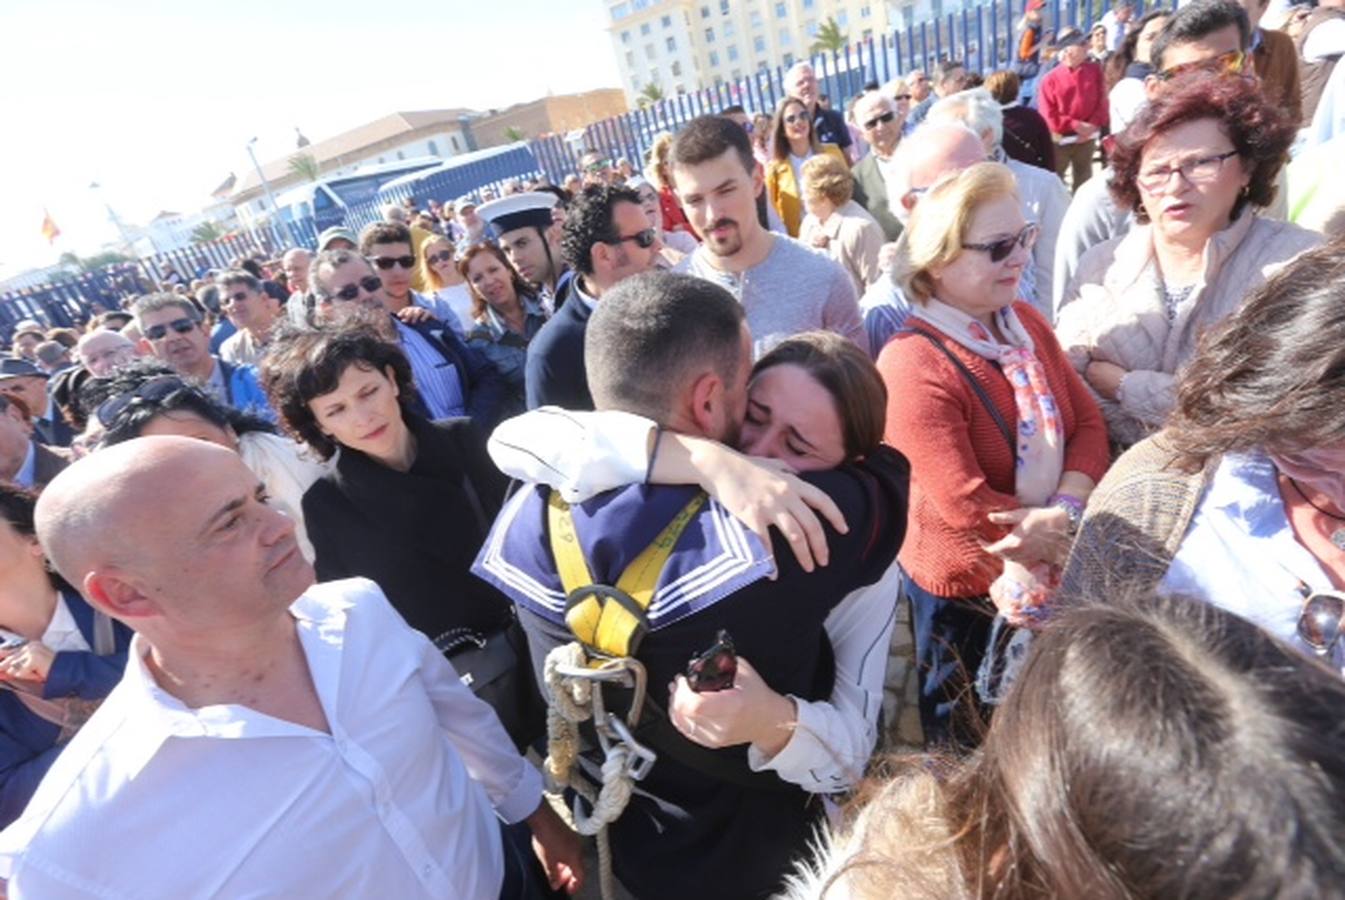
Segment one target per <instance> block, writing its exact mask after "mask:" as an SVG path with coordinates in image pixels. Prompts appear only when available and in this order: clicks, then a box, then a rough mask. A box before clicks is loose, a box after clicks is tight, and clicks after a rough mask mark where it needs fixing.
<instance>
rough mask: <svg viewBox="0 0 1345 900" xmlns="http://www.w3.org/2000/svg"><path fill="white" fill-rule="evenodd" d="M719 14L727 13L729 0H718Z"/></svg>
mask: <svg viewBox="0 0 1345 900" xmlns="http://www.w3.org/2000/svg"><path fill="white" fill-rule="evenodd" d="M719 14H720V15H721V16H727V15H728V14H729V0H719Z"/></svg>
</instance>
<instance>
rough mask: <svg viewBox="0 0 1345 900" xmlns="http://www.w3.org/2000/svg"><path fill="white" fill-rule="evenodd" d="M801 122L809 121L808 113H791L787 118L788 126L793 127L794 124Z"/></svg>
mask: <svg viewBox="0 0 1345 900" xmlns="http://www.w3.org/2000/svg"><path fill="white" fill-rule="evenodd" d="M800 121H802V122H806V121H808V115H807V113H790V114H789V115H787V116H785V124H786V125H793V124H794V123H796V122H800Z"/></svg>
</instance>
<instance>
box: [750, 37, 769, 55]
mask: <svg viewBox="0 0 1345 900" xmlns="http://www.w3.org/2000/svg"><path fill="white" fill-rule="evenodd" d="M752 49H753V50H755V51H757V52H758V53H765V52H766V39H765V38H764V37H762V36H761V35H757V36H756V37H754V38H752Z"/></svg>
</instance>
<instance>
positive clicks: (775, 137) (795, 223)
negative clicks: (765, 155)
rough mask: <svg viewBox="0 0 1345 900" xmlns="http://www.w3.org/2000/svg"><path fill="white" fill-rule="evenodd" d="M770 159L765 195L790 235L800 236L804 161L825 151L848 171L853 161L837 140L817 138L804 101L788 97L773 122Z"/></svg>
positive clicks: (782, 102)
mask: <svg viewBox="0 0 1345 900" xmlns="http://www.w3.org/2000/svg"><path fill="white" fill-rule="evenodd" d="M770 148H771V159H770V161H769V162H768V163H767V164H766V197H767V199H768V200H770V203H771V206H773V207H775V212H776V214H777V215H779V216H780V221H781V222H783V223H784V226H785V231H787V232H788V233H789V236H790V237H795V238H796V237H798V236H799V226H800V225H802V224H803V198H802V196H801V194H800V190H799V185H800V184H801V182H802V180H803V177H802V174H803V164H804V163H806V162H807V161H808V160H810V159H812V158H813V157H814V156H817V155H819V154H822V153H825V154H828V155H830V156H832V157H834V158H835V159H837V160H838V161H839V162H840V163H841V165H843V166H845V167H846V169H847V171H848V170H849V167H850V164H849V162H848V161H847V160H846V158H845V154H844V153H843V152H841V148H840V147H837V146H836V145H835V144H823V143H819V142H818V140H817V133H816V131H815V130H814V129H813V119H812V114H811V113H809V112H808V107H806V106H804V105H803V102H802V101H800V100H796V99H794V98H793V97H786V98H785V99H784V100H783V101H781V102H780V106H779V107H778V108H777V109H776V111H775V121H774V122H773V123H772V125H771V144H770Z"/></svg>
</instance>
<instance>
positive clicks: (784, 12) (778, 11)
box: [775, 3, 789, 19]
mask: <svg viewBox="0 0 1345 900" xmlns="http://www.w3.org/2000/svg"><path fill="white" fill-rule="evenodd" d="M788 15H789V10H788V9H786V8H785V5H784V4H783V3H777V4H775V17H776V18H777V19H783V18H785V17H786V16H788Z"/></svg>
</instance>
